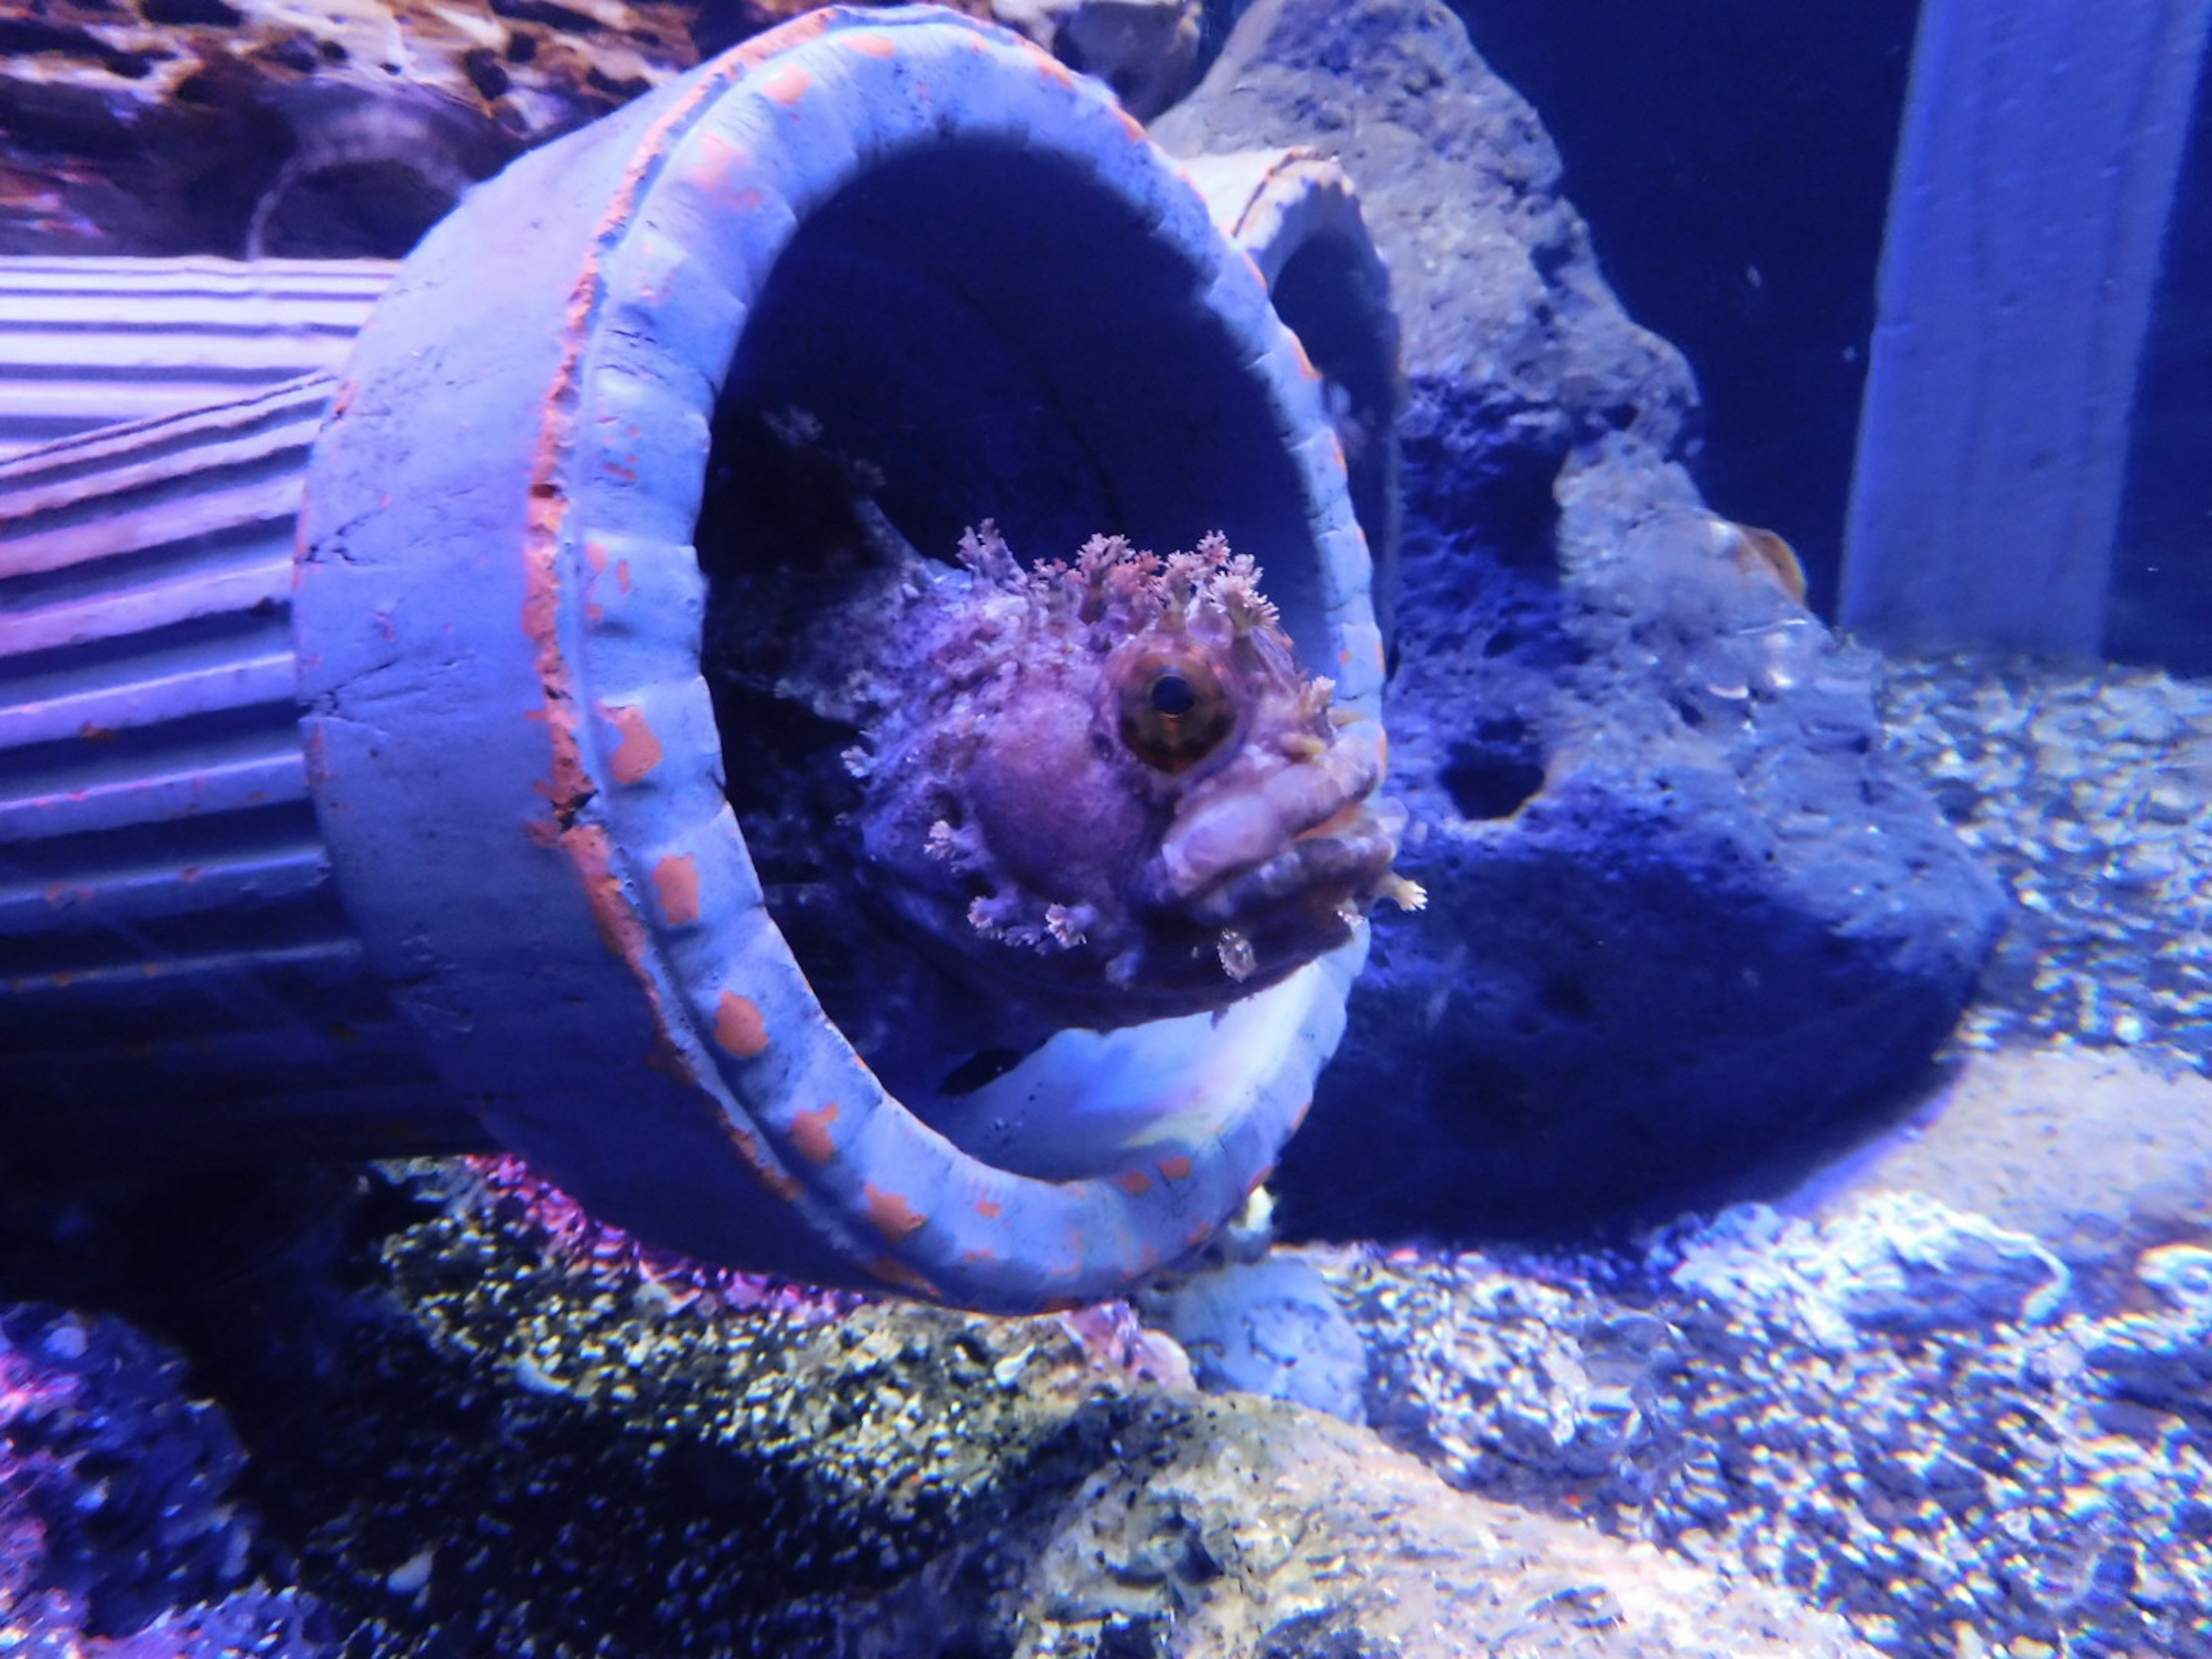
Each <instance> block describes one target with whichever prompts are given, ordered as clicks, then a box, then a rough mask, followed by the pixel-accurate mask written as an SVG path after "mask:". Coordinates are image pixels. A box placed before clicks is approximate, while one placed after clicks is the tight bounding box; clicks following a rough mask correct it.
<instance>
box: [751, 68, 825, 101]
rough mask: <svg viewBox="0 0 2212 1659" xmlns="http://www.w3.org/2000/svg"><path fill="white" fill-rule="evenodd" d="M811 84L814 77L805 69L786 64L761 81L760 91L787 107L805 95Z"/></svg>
mask: <svg viewBox="0 0 2212 1659" xmlns="http://www.w3.org/2000/svg"><path fill="white" fill-rule="evenodd" d="M813 84H814V77H813V76H811V75H809V74H808V73H807V72H806V71H805V70H803V69H801V68H799V65H798V64H784V65H783V66H782V67H781V69H778V70H775V71H774V72H773V73H771V74H770V75H769V77H768V79H767V80H765V81H763V82H761V91H762V92H763V93H765V94H767V95H768V96H769V97H770V98H772V99H774V100H775V101H776V102H777V103H779V104H781V105H782V106H784V107H785V108H787V109H788V108H790V107H791V106H793V104H796V103H797V102H798V101H799V100H800V99H802V98H804V97H805V96H806V89H807V88H809V87H811V86H812V85H813Z"/></svg>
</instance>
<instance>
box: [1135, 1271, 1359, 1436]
mask: <svg viewBox="0 0 2212 1659" xmlns="http://www.w3.org/2000/svg"><path fill="white" fill-rule="evenodd" d="M1139 1307H1140V1308H1141V1310H1142V1311H1143V1313H1144V1315H1145V1316H1146V1318H1147V1319H1148V1320H1150V1321H1151V1322H1152V1323H1154V1324H1156V1325H1158V1327H1159V1328H1161V1329H1162V1330H1164V1331H1165V1332H1166V1333H1167V1334H1169V1335H1170V1336H1171V1337H1173V1338H1174V1339H1175V1340H1176V1341H1177V1342H1178V1343H1180V1344H1181V1345H1182V1347H1183V1348H1184V1349H1185V1351H1187V1352H1188V1353H1189V1355H1190V1359H1191V1364H1192V1365H1193V1367H1194V1370H1195V1372H1196V1377H1197V1381H1198V1383H1199V1384H1200V1386H1201V1387H1204V1388H1206V1389H1210V1390H1217V1391H1219V1390H1235V1391H1238V1392H1242V1393H1245V1394H1257V1395H1266V1396H1267V1398H1269V1399H1271V1400H1287V1401H1292V1402H1293V1403H1295V1404H1297V1405H1301V1406H1310V1407H1312V1408H1313V1409H1314V1410H1316V1411H1321V1412H1327V1413H1328V1414H1329V1415H1330V1416H1331V1417H1338V1418H1341V1419H1344V1420H1345V1421H1346V1422H1347V1423H1364V1422H1365V1421H1366V1420H1367V1414H1366V1409H1365V1407H1364V1406H1362V1405H1361V1403H1360V1389H1362V1387H1363V1386H1364V1384H1365V1383H1366V1380H1367V1355H1366V1352H1365V1351H1364V1349H1363V1348H1362V1347H1361V1346H1360V1344H1359V1334H1358V1332H1356V1331H1354V1330H1353V1329H1352V1323H1351V1322H1350V1321H1349V1320H1347V1319H1346V1317H1345V1316H1344V1310H1342V1309H1341V1308H1339V1307H1338V1306H1337V1305H1336V1299H1335V1297H1334V1296H1333V1295H1332V1294H1331V1293H1330V1291H1329V1288H1328V1283H1327V1281H1325V1280H1324V1279H1322V1276H1321V1275H1320V1274H1319V1273H1316V1272H1315V1271H1314V1269H1313V1268H1312V1267H1310V1266H1308V1265H1307V1264H1306V1263H1304V1262H1303V1261H1297V1260H1294V1259H1292V1258H1289V1257H1284V1256H1276V1257H1273V1258H1270V1259H1265V1260H1261V1261H1252V1262H1236V1263H1231V1264H1230V1265H1228V1266H1225V1267H1212V1268H1208V1269H1206V1270H1205V1271H1203V1272H1200V1273H1187V1274H1182V1275H1179V1276H1177V1277H1175V1278H1172V1279H1168V1280H1167V1281H1166V1282H1165V1283H1164V1284H1162V1285H1159V1286H1158V1288H1157V1289H1156V1290H1154V1291H1150V1292H1148V1293H1146V1294H1145V1295H1143V1296H1142V1297H1139Z"/></svg>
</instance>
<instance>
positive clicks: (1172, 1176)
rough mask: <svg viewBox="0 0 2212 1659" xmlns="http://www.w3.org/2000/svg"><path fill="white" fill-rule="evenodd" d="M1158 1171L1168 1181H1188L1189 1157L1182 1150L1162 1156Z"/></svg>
mask: <svg viewBox="0 0 2212 1659" xmlns="http://www.w3.org/2000/svg"><path fill="white" fill-rule="evenodd" d="M1160 1173H1161V1174H1162V1175H1164V1176H1166V1177H1167V1178H1168V1179H1169V1180H1170V1181H1188V1180H1189V1179H1190V1159H1189V1158H1188V1156H1186V1155H1185V1154H1183V1153H1182V1152H1176V1153H1175V1154H1173V1155H1172V1156H1170V1157H1168V1158H1162V1159H1161V1160H1160Z"/></svg>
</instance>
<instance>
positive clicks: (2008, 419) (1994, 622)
mask: <svg viewBox="0 0 2212 1659" xmlns="http://www.w3.org/2000/svg"><path fill="white" fill-rule="evenodd" d="M2208 29H2212V5H2208V4H2207V3H2206V0H2157V3H2149V4H2142V5H2130V6H2124V7H2119V8H2102V7H2091V6H2084V5H2081V4H2077V3H2074V0H2025V3H2021V4H2016V5H2007V6H2002V7H1990V6H1984V5H1978V4H1975V3H1972V0H1928V3H1926V4H1924V5H1923V7H1922V8H1921V13H1920V23H1919V33H1918V37H1917V41H1916V44H1915V46H1914V47H1913V61H1912V76H1911V87H1910V90H1909V92H1908V93H1907V95H1906V106H1905V125H1904V131H1903V134H1902V137H1901V138H1900V141H1899V146H1898V154H1897V167H1896V176H1895V182H1894V184H1893V187H1892V191H1891V195H1890V209H1889V225H1888V229H1887V234H1886V236H1885V239H1884V242H1883V246H1882V256H1881V279H1880V285H1879V293H1878V295H1877V304H1878V309H1877V313H1876V319H1875V331H1874V343H1873V350H1872V356H1871V357H1870V360H1869V366H1868V375H1867V384H1866V392H1865V397H1864V400H1863V404H1861V410H1860V417H1859V440H1858V453H1857V465H1856V467H1855V470H1854V472H1853V475H1852V481H1851V500H1850V515H1849V519H1848V522H1847V525H1846V528H1845V545H1844V568H1843V586H1842V600H1841V603H1842V621H1843V623H1844V626H1845V627H1847V628H1850V629H1854V630H1856V631H1857V632H1859V633H1862V634H1863V635H1865V636H1866V637H1867V638H1869V639H1870V640H1873V641H1876V642H1878V643H1879V644H1881V645H1882V646H1884V647H1889V648H1892V649H1900V650H1911V649H1929V650H1934V649H1948V648H1955V647H1981V648H1990V649H1998V650H2018V651H2034V652H2043V653H2054V654H2060V655H2070V656H2075V657H2087V656H2093V655H2094V654H2095V653H2097V652H2098V651H2099V650H2100V647H2102V645H2103V643H2104V634H2105V617H2106V601H2107V596H2108V593H2109V590H2110V588H2111V586H2112V556H2113V539H2114V537H2115V535H2116V534H2117V533H2118V528H2119V517H2120V501H2121V489H2122V485H2123V483H2124V473H2125V469H2126V465H2127V454H2128V436H2129V418H2130V410H2131V409H2132V408H2133V405H2134V401H2135V394H2136V370H2137V364H2138V362H2139V360H2140V358H2141V356H2142V343H2143V337H2144V334H2145V331H2146V330H2147V329H2148V326H2149V323H2150V316H2151V302H2152V300H2153V297H2154V293H2155V290H2156V288H2157V283H2158V279H2159V271H2160V250H2161V248H2162V246H2163V245H2164V242H2165V237H2166V224H2167V221H2168V220H2169V219H2170V218H2171V217H2172V210H2173V198H2174V191H2175V190H2176V188H2177V185H2178V184H2179V179H2180V174H2181V164H2182V155H2183V151H2184V149H2185V144H2186V142H2187V138H2188V132H2189V118H2190V108H2191V104H2192V102H2193V101H2194V100H2195V99H2196V98H2197V97H2198V96H2199V95H2200V93H2199V88H2198V83H2199V82H2200V81H2201V79H2202V78H2203V52H2204V45H2205V39H2206V35H2207V32H2208Z"/></svg>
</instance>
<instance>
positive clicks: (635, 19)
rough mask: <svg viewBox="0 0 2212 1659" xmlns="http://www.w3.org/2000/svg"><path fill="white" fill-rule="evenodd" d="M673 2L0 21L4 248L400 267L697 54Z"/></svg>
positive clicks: (41, 8) (409, 4) (195, 3)
mask: <svg viewBox="0 0 2212 1659" xmlns="http://www.w3.org/2000/svg"><path fill="white" fill-rule="evenodd" d="M695 16H696V9H695V8H693V7H690V6H688V5H684V4H680V3H676V0H638V3H635V4H633V3H628V0H592V3H590V4H588V5H586V6H581V7H576V8H571V7H568V6H557V5H506V4H501V5H494V4H492V3H490V0H455V3H440V4H433V3H428V0H320V3H317V4H315V5H312V6H302V5H295V4H290V3H286V0H239V3H237V4H235V5H234V4H232V3H229V0H172V3H167V4H155V3H149V4H147V5H146V6H144V7H143V8H137V9H125V8H120V7H116V6H112V5H107V4H103V3H100V0H37V3H35V4H34V5H33V7H32V8H31V9H30V10H29V12H28V14H27V15H26V14H24V13H21V12H17V13H15V14H13V15H11V16H10V17H9V18H8V19H6V20H0V253H131V254H173V253H201V252H205V253H220V254H224V255H228V256H231V257H238V256H241V255H244V254H246V253H248V252H258V253H270V254H288V253H290V254H301V255H313V256H318V257H332V256H343V255H368V256H379V257H397V256H398V255H399V254H402V253H404V252H406V251H407V249H408V248H409V247H410V246H412V245H413V243H414V241H415V239H416V237H417V236H419V235H420V234H422V231H423V230H424V229H425V228H428V225H429V224H430V223H431V222H434V221H435V219H436V218H437V217H438V216H440V215H441V214H442V213H443V212H444V211H445V210H446V209H447V208H448V207H450V206H451V205H452V204H453V198H454V197H456V196H457V195H458V194H459V191H461V190H462V189H464V188H465V187H466V185H468V184H469V183H470V182H471V181H472V180H474V179H481V178H483V177H486V176H487V175H489V173H493V172H495V171H496V170H497V169H498V168H499V167H501V165H503V164H504V163H505V162H506V161H507V159H508V158H509V157H511V156H513V155H515V154H516V153H517V152H518V151H520V150H521V149H525V148H526V147H528V146H529V145H532V144H535V143H541V142H543V141H544V140H545V139H548V138H551V137H557V136H558V135H559V134H561V133H562V132H565V131H568V130H569V129H570V128H572V127H576V126H580V125H583V124H584V123H585V122H586V121H589V120H591V119H592V118H594V117H597V116H599V115H603V114H605V113H606V112H608V111H610V110H612V109H614V108H616V107H617V106H620V105H621V104H623V103H625V102H627V101H628V100H629V99H631V98H633V97H635V96H636V95H637V94H639V93H641V92H643V91H645V90H647V88H650V87H652V86H655V85H658V84H659V82H662V81H665V80H666V79H669V78H670V77H671V76H674V75H676V74H678V73H679V72H680V71H682V70H684V69H686V68H688V67H690V64H692V63H693V62H695V61H696V58H697V57H698V50H697V47H696V44H695V42H694V40H693V39H692V25H693V20H694V18H695Z"/></svg>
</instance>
